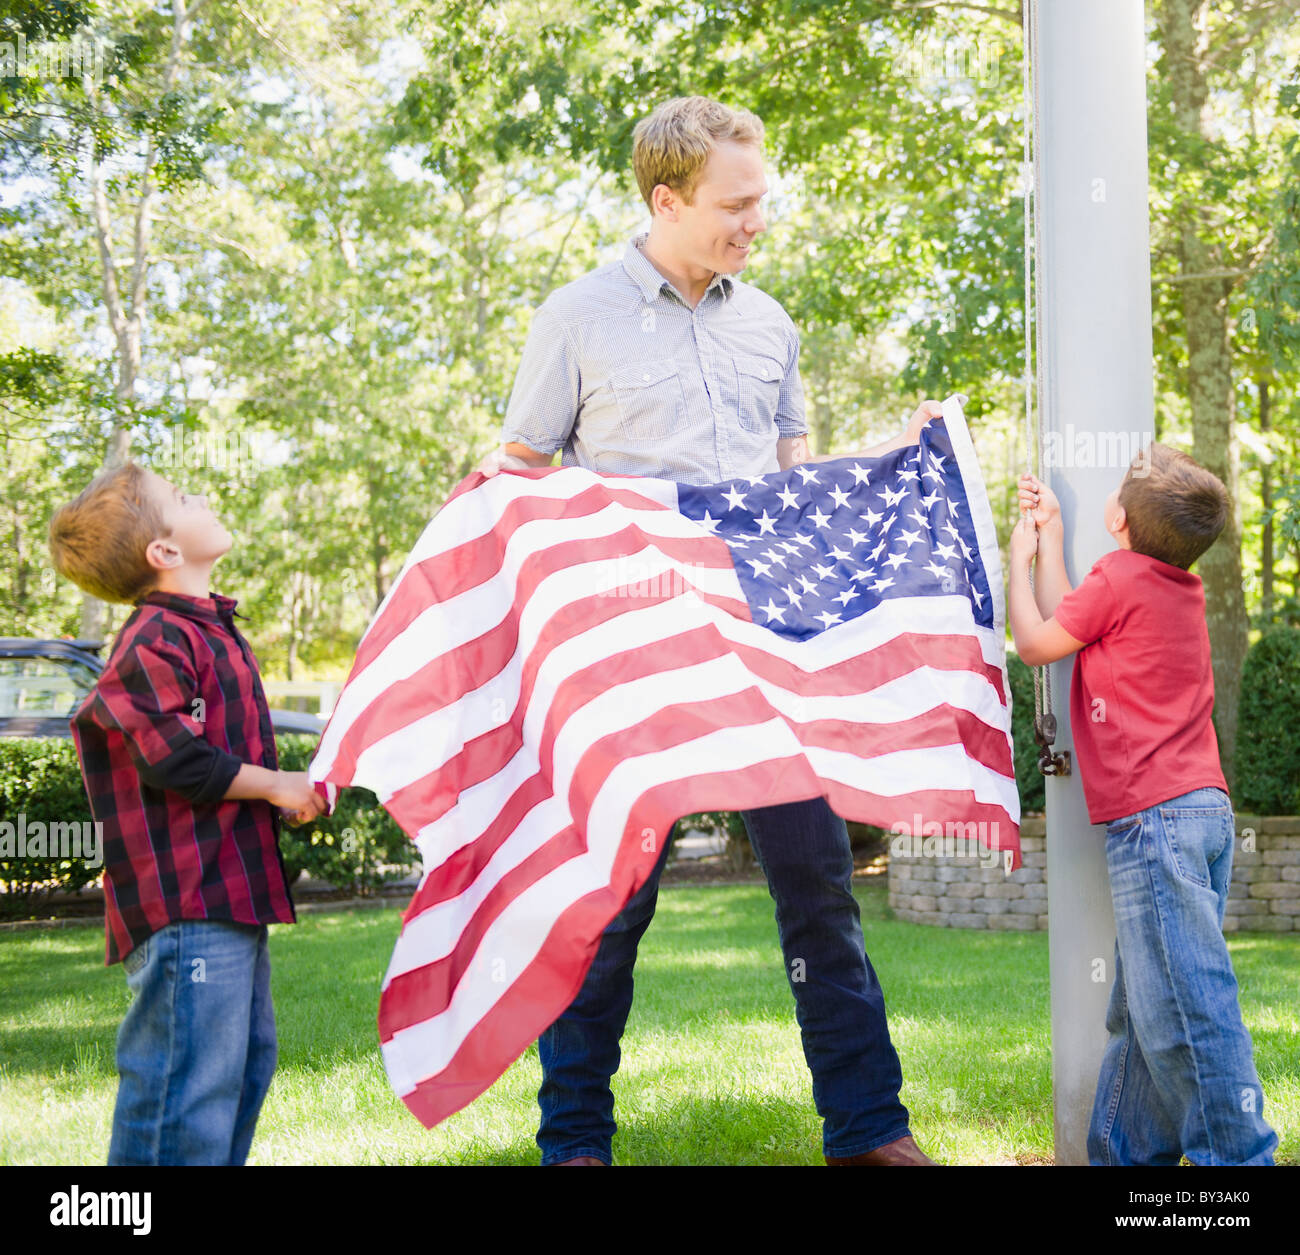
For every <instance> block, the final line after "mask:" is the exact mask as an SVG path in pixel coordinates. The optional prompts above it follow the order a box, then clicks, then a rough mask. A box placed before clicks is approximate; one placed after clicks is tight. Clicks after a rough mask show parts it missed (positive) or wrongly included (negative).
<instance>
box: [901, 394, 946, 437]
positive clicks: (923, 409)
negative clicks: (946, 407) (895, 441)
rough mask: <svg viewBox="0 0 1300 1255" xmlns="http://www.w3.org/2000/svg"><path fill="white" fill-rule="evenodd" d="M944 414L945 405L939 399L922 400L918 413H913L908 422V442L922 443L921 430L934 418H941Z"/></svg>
mask: <svg viewBox="0 0 1300 1255" xmlns="http://www.w3.org/2000/svg"><path fill="white" fill-rule="evenodd" d="M942 416H943V406H942V405H941V404H940V403H939V402H938V401H922V402H921V404H920V405H918V406H917V407H916V413H915V414H913V415H912V417H911V419H910V420H909V421H908V424H907V441H906V443H907V444H920V443H921V430H922V428H924V427H925V425H926V423H928V422H929V421H930V420H931V419H932V418H941V417H942Z"/></svg>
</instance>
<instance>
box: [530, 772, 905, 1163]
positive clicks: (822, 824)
mask: <svg viewBox="0 0 1300 1255" xmlns="http://www.w3.org/2000/svg"><path fill="white" fill-rule="evenodd" d="M741 815H742V817H743V818H744V821H745V827H746V829H747V831H748V833H749V840H750V844H751V845H752V846H753V847H754V853H755V855H756V856H757V857H758V861H759V864H760V866H761V867H762V868H763V872H764V874H765V875H766V876H767V882H768V887H769V890H770V892H771V894H772V897H773V898H774V899H775V901H776V922H777V929H778V931H779V933H780V937H781V949H782V951H783V953H784V955H785V963H786V978H787V980H789V981H790V988H791V989H792V990H793V992H794V997H795V1010H796V1015H797V1018H798V1021H799V1026H800V1028H801V1030H802V1032H803V1047H804V1057H805V1058H806V1059H807V1061H808V1067H809V1070H810V1071H811V1072H812V1077H813V1101H814V1102H815V1103H816V1105H817V1110H818V1112H819V1113H820V1114H821V1116H822V1120H823V1125H824V1133H823V1148H824V1151H825V1153H826V1154H827V1155H832V1156H836V1157H839V1156H849V1155H858V1154H863V1153H865V1152H866V1151H869V1150H874V1149H875V1148H876V1147H877V1146H884V1145H886V1144H887V1143H889V1142H893V1141H897V1140H898V1138H900V1137H905V1136H906V1135H907V1132H908V1126H907V1120H908V1116H907V1109H906V1108H905V1107H904V1106H903V1105H902V1103H900V1102H899V1101H898V1091H899V1089H900V1088H901V1086H902V1083H903V1077H902V1071H901V1069H900V1067H899V1063H898V1055H897V1054H896V1053H895V1052H894V1047H893V1044H892V1043H891V1042H890V1040H889V1027H888V1025H887V1024H886V1022H885V1001H884V995H883V994H882V993H881V990H880V983H879V982H878V981H877V980H876V973H875V972H874V971H873V970H872V967H871V963H870V961H869V960H868V959H867V956H866V954H865V952H864V950H863V944H862V925H861V921H860V918H859V914H858V904H857V901H856V900H855V899H854V897H853V893H852V887H851V886H852V877H853V855H852V852H851V851H850V849H849V836H848V830H847V829H846V828H845V826H844V820H843V819H841V818H840V817H839V816H838V815H836V814H835V812H834V811H832V810H831V808H830V806H829V805H828V804H827V802H826V799H825V798H821V797H818V798H813V799H811V800H809V801H801V802H788V803H785V804H784V805H781V806H765V807H762V808H760V809H758V810H751V811H742V812H741ZM676 830H677V825H676V824H674V825H673V827H672V829H671V830H670V831H669V834H668V839H667V840H666V841H665V842H664V848H663V851H662V853H661V854H660V856H659V863H658V864H657V865H656V867H655V869H654V871H653V872H652V873H651V874H650V877H649V879H647V880H646V882H645V884H644V885H642V886H641V888H640V889H639V890H637V892H636V893H635V894H634V895H633V897H632V898H631V900H630V901H629V902H628V904H627V906H626V907H625V908H624V909H623V911H622V913H621V914H619V915H618V916H617V917H616V918H615V919H614V921H613V922H612V923H611V924H610V925H609V927H608V928H606V930H605V935H604V936H603V937H602V939H601V943H600V949H599V950H598V951H597V952H596V957H595V959H594V960H593V961H592V964H591V968H590V970H589V971H588V972H587V977H586V980H585V981H584V982H583V985H582V989H581V990H580V991H579V993H578V996H577V998H575V999H574V1001H573V1003H572V1005H571V1006H570V1007H569V1009H568V1010H567V1011H565V1013H564V1014H563V1015H562V1016H560V1018H559V1019H558V1020H556V1021H555V1023H554V1024H552V1025H551V1027H550V1028H548V1029H547V1030H546V1032H545V1033H543V1034H542V1036H541V1038H540V1040H539V1042H538V1052H539V1055H540V1058H541V1064H542V1087H541V1089H540V1090H539V1091H538V1094H537V1101H538V1104H539V1105H540V1107H541V1110H542V1119H541V1128H540V1129H539V1130H538V1133H537V1144H538V1145H539V1146H540V1147H541V1148H542V1163H543V1164H544V1165H546V1164H555V1163H562V1162H564V1161H565V1160H567V1159H576V1158H579V1157H581V1156H587V1155H589V1156H592V1157H593V1158H596V1159H601V1160H603V1161H604V1162H606V1163H608V1162H609V1161H610V1156H611V1143H612V1140H613V1136H614V1130H615V1127H616V1126H615V1124H614V1118H613V1113H614V1096H613V1094H612V1093H611V1092H610V1088H609V1081H610V1077H612V1076H613V1075H614V1073H615V1072H617V1071H618V1064H619V1058H620V1054H619V1039H620V1038H621V1037H622V1035H623V1027H624V1025H625V1024H626V1023H627V1016H628V1011H629V1010H630V1009H631V1006H632V966H633V964H634V963H635V962H636V948H637V943H638V942H639V941H640V940H641V935H642V934H643V933H644V932H645V930H646V928H647V926H648V925H649V923H650V919H651V916H653V915H654V909H655V901H656V898H657V897H658V890H659V877H660V874H661V873H662V871H663V867H664V863H665V861H666V860H667V857H668V850H669V848H670V847H671V845H672V840H673V837H674V835H675V833H676ZM796 960H801V962H796Z"/></svg>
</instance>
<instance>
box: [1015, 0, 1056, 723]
mask: <svg viewBox="0 0 1300 1255" xmlns="http://www.w3.org/2000/svg"><path fill="white" fill-rule="evenodd" d="M1020 21H1021V34H1022V37H1023V49H1022V56H1021V89H1022V102H1023V105H1022V109H1021V115H1022V132H1023V135H1022V138H1023V145H1024V160H1023V166H1022V169H1023V171H1024V174H1023V183H1024V199H1025V208H1024V220H1025V239H1024V267H1025V376H1024V385H1025V421H1024V442H1025V471H1026V473H1028V474H1031V475H1034V476H1036V477H1037V478H1038V479H1042V477H1043V464H1042V459H1043V430H1042V427H1043V412H1044V408H1045V407H1044V400H1043V381H1042V376H1041V374H1040V373H1039V371H1038V370H1037V369H1036V367H1037V366H1038V364H1039V363H1040V362H1041V361H1042V350H1043V331H1042V327H1041V326H1040V325H1039V320H1038V318H1037V316H1036V310H1035V307H1034V282H1035V280H1036V278H1037V265H1036V261H1037V258H1038V256H1039V254H1040V251H1041V243H1042V241H1041V240H1040V238H1039V221H1038V177H1037V167H1036V162H1037V159H1038V153H1039V143H1040V140H1041V133H1040V130H1039V124H1038V123H1039V117H1038V94H1037V88H1038V83H1037V68H1038V0H1021V5H1020ZM1035 401H1037V413H1036V414H1035ZM1030 583H1031V586H1032V583H1033V572H1032V569H1031V571H1030ZM1031 670H1032V671H1033V676H1034V728H1035V730H1036V731H1037V730H1038V729H1040V728H1042V727H1043V720H1044V716H1051V714H1052V679H1051V672H1050V670H1049V668H1048V667H1046V666H1041V667H1033V668H1031ZM1051 739H1052V738H1051V737H1050V736H1049V738H1048V740H1049V741H1050V740H1051Z"/></svg>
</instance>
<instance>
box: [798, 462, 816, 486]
mask: <svg viewBox="0 0 1300 1255" xmlns="http://www.w3.org/2000/svg"><path fill="white" fill-rule="evenodd" d="M794 469H795V470H796V471H798V472H799V474H800V475H802V476H803V482H804V483H805V484H815V483H818V482H819V481H818V479H817V472H816V471H810V470H809V469H808V468H807V467H806V466H796V467H795V468H794Z"/></svg>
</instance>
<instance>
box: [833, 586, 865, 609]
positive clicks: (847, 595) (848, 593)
mask: <svg viewBox="0 0 1300 1255" xmlns="http://www.w3.org/2000/svg"><path fill="white" fill-rule="evenodd" d="M859 596H861V594H860V593H859V592H858V590H857V589H856V588H846V589H845V590H844V591H843V592H842V593H839V594H837V595H836V597H835V600H836V601H838V602H839V603H840V605H841V606H847V605H848V604H849V602H851V601H852V600H853V599H854V598H855V597H859Z"/></svg>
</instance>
